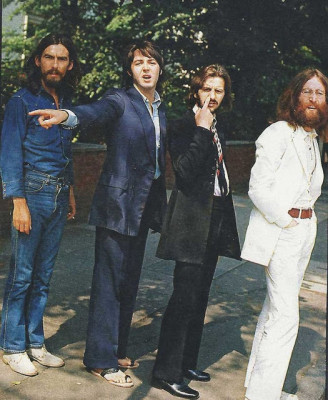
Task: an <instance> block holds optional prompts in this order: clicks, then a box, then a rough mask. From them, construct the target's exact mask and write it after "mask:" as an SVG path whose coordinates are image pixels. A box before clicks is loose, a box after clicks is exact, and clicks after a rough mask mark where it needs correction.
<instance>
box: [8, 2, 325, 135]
mask: <svg viewBox="0 0 328 400" xmlns="http://www.w3.org/2000/svg"><path fill="white" fill-rule="evenodd" d="M7 3H11V1H10V0H6V1H4V2H3V5H6V4H7ZM16 12H17V13H18V12H19V13H22V12H23V13H26V14H28V15H30V14H32V15H34V16H37V17H40V18H42V23H41V24H29V28H28V32H27V39H26V38H24V37H23V35H22V34H18V33H17V32H14V31H11V32H10V31H9V32H6V34H5V35H4V36H3V38H2V52H3V58H2V83H3V91H2V101H3V104H5V103H6V102H7V101H8V99H9V97H10V96H11V94H12V93H13V92H14V91H15V90H16V89H17V88H18V87H19V86H20V83H19V78H20V76H21V74H22V61H21V59H20V57H17V54H22V53H25V54H26V55H27V56H28V54H29V52H30V51H31V49H32V48H34V46H35V45H36V43H37V42H38V40H39V39H40V38H41V37H42V36H44V35H45V34H47V33H50V32H53V31H63V32H66V33H69V34H70V35H71V36H72V37H73V39H74V42H75V43H76V45H77V48H78V50H79V55H80V60H81V62H82V65H83V73H84V77H83V79H82V82H81V84H80V86H79V89H78V91H77V93H76V99H75V101H76V102H77V103H86V102H90V101H94V100H95V99H97V98H99V97H100V96H101V95H102V94H103V93H104V92H105V91H106V90H107V89H108V88H109V87H111V86H120V84H121V75H120V74H121V54H122V49H123V48H124V47H125V46H126V45H127V44H128V43H129V42H130V41H131V40H132V39H134V38H141V37H145V38H148V39H150V40H154V41H156V42H157V44H158V45H159V46H160V47H161V48H162V50H163V53H164V56H165V60H166V78H167V80H166V84H165V87H164V93H163V97H164V99H165V102H166V105H167V114H168V117H169V118H174V117H176V116H178V115H180V114H181V113H182V112H183V111H184V110H185V108H186V104H185V98H186V94H187V90H188V83H189V79H190V75H191V74H192V73H193V72H194V71H195V70H196V69H197V68H199V67H200V66H202V65H207V64H212V63H221V64H223V65H225V66H226V67H227V69H228V70H229V72H230V74H231V77H232V82H233V91H234V97H235V101H234V108H233V111H232V113H229V115H226V116H223V117H222V120H221V124H222V125H224V129H225V131H226V133H227V136H228V138H229V139H239V140H240V139H248V140H252V139H255V138H256V137H257V136H258V135H259V133H260V132H261V131H262V130H263V129H264V127H265V126H266V125H267V124H268V121H271V120H272V119H274V114H275V104H276V101H277V98H278V96H279V93H280V92H281V90H282V89H283V87H284V86H285V85H286V83H287V82H288V80H289V79H290V78H291V76H293V75H294V74H295V73H297V72H298V71H299V70H301V69H303V68H305V67H308V66H315V67H317V68H319V69H321V70H322V71H323V72H324V73H325V74H327V72H328V28H327V21H328V3H327V1H326V0H315V1H314V0H206V1H205V0H130V1H124V0H123V1H122V0H121V1H119V0H116V1H114V0H97V1H94V0H54V1H52V2H48V1H45V0H25V1H24V2H18V8H17V10H16ZM79 140H82V141H101V140H102V137H101V134H99V135H96V136H95V135H94V134H92V133H90V134H89V135H88V134H86V135H85V136H83V137H80V138H79Z"/></svg>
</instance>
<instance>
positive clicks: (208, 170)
mask: <svg viewBox="0 0 328 400" xmlns="http://www.w3.org/2000/svg"><path fill="white" fill-rule="evenodd" d="M189 99H190V103H191V105H192V106H193V109H192V110H189V111H188V112H187V113H186V114H185V115H184V116H183V117H182V118H180V119H178V120H176V121H173V122H172V124H171V125H170V127H169V130H168V142H169V151H170V155H171V158H172V163H173V169H174V172H175V178H176V185H175V187H174V189H173V192H172V195H171V198H170V201H169V206H168V211H167V215H166V218H165V222H164V226H163V231H162V235H161V239H160V243H159V247H158V251H157V256H158V257H160V258H163V259H172V260H175V261H176V266H175V271H174V290H173V294H172V296H171V299H170V301H169V304H168V306H167V309H166V312H165V314H164V317H163V322H162V327H161V334H160V340H159V346H158V353H157V358H156V363H155V366H154V370H153V381H152V384H153V386H155V387H158V388H161V389H164V390H167V391H168V392H170V393H172V394H173V395H175V396H178V397H184V398H193V399H196V398H198V397H199V393H198V392H197V391H196V390H193V389H192V388H190V387H189V386H188V385H187V384H186V383H185V382H184V380H183V378H188V379H193V380H197V381H203V382H206V381H209V380H210V375H209V374H208V373H206V372H204V371H200V370H198V369H197V358H198V353H199V347H200V342H201V336H202V331H203V325H204V317H205V312H206V307H207V302H208V296H209V291H210V286H211V282H212V279H213V274H214V271H215V267H216V263H217V260H218V256H219V255H221V256H226V257H231V258H236V259H240V247H239V239H238V233H237V228H236V219H235V213H234V208H233V203H232V196H231V187H230V184H229V178H228V173H227V168H226V165H225V162H224V158H223V154H224V147H223V143H222V135H221V132H220V127H219V126H218V124H217V120H216V114H217V112H218V110H219V109H220V110H221V109H223V110H224V109H230V108H231V81H230V77H229V75H228V73H227V71H226V70H225V69H224V68H223V67H222V66H220V65H210V66H207V67H205V68H203V69H201V70H200V71H199V72H198V73H197V74H196V75H195V76H194V78H193V79H192V82H191V88H190V95H189ZM218 131H219V132H218Z"/></svg>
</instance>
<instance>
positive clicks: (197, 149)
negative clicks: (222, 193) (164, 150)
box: [168, 120, 213, 188]
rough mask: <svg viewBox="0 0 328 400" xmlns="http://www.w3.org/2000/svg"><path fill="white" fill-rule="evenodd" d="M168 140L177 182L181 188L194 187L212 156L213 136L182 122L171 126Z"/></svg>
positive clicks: (205, 130) (203, 129)
mask: <svg viewBox="0 0 328 400" xmlns="http://www.w3.org/2000/svg"><path fill="white" fill-rule="evenodd" d="M168 138H169V141H168V144H169V151H170V155H171V159H172V164H173V169H174V172H175V176H176V179H177V182H179V185H180V186H181V187H184V188H188V187H192V186H193V184H194V182H195V180H196V179H197V177H198V176H199V175H200V174H202V172H204V165H205V161H206V160H208V158H209V157H210V156H211V150H212V149H213V134H212V132H211V131H209V130H208V129H205V128H202V127H199V126H196V125H191V124H187V125H185V126H183V123H182V122H181V120H180V121H179V122H178V123H172V124H170V125H169V129H168Z"/></svg>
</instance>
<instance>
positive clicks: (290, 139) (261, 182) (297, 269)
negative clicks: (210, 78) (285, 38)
mask: <svg viewBox="0 0 328 400" xmlns="http://www.w3.org/2000/svg"><path fill="white" fill-rule="evenodd" d="M327 92H328V80H327V77H326V76H324V75H323V74H322V73H321V72H320V71H319V70H317V69H307V70H304V71H302V72H300V73H299V74H298V75H297V76H296V77H295V78H294V79H293V80H292V81H291V82H290V84H289V86H288V87H287V89H286V90H285V91H284V93H283V94H282V95H281V97H280V99H279V101H278V106H277V122H275V123H274V124H272V125H270V126H269V127H268V128H267V129H266V130H265V131H264V132H263V133H262V134H261V135H260V137H259V138H258V140H257V141H256V162H255V165H254V166H253V168H252V171H251V178H250V187H249V192H248V194H249V197H250V198H251V200H252V202H253V204H254V208H253V210H252V212H251V216H250V221H249V226H248V229H247V233H246V239H245V243H244V247H243V250H242V254H241V257H242V258H243V259H245V260H248V261H252V262H255V263H258V264H261V265H263V266H265V272H266V281H267V295H266V299H265V301H264V304H263V308H262V312H261V314H260V317H259V320H258V324H257V328H256V332H255V337H254V342H253V347H252V352H251V356H250V360H249V364H248V369H247V375H246V381H245V387H246V388H247V390H246V398H245V399H247V400H280V399H284V400H285V399H286V400H287V399H288V400H289V399H290V400H291V399H295V400H296V399H297V396H296V395H293V394H288V393H285V392H282V388H283V384H284V380H285V377H286V373H287V369H288V365H289V361H290V357H291V353H292V350H293V347H294V344H295V340H296V337H297V332H298V326H299V304H298V295H299V291H300V287H301V283H302V279H303V276H304V273H305V270H306V267H307V265H308V263H309V261H310V257H311V252H312V249H313V246H314V242H315V237H316V230H317V220H316V216H315V212H314V210H313V207H314V203H315V201H316V200H317V198H318V197H319V196H320V193H321V185H322V182H323V171H322V167H321V162H320V153H319V148H318V143H317V139H316V137H317V134H316V132H315V129H317V128H319V127H322V126H324V125H325V124H326V123H327V115H328V113H327V108H328V106H327Z"/></svg>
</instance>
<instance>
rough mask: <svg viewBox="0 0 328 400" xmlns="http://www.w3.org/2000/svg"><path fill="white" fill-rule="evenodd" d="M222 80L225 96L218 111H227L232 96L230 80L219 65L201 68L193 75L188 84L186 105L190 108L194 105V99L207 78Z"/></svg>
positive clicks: (225, 71) (230, 104) (229, 107)
mask: <svg viewBox="0 0 328 400" xmlns="http://www.w3.org/2000/svg"><path fill="white" fill-rule="evenodd" d="M216 77H219V78H222V79H223V80H224V91H225V95H224V98H223V100H222V103H221V106H220V111H229V110H231V108H232V94H231V78H230V75H229V73H228V71H227V70H226V69H225V68H224V67H223V66H222V65H219V64H212V65H208V66H207V67H203V68H201V69H200V70H199V71H197V72H196V73H195V75H194V76H193V78H192V80H191V83H190V90H189V95H188V103H189V105H190V107H193V106H194V105H195V98H197V96H198V90H199V89H201V88H202V87H203V85H204V83H205V81H206V80H207V78H216Z"/></svg>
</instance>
